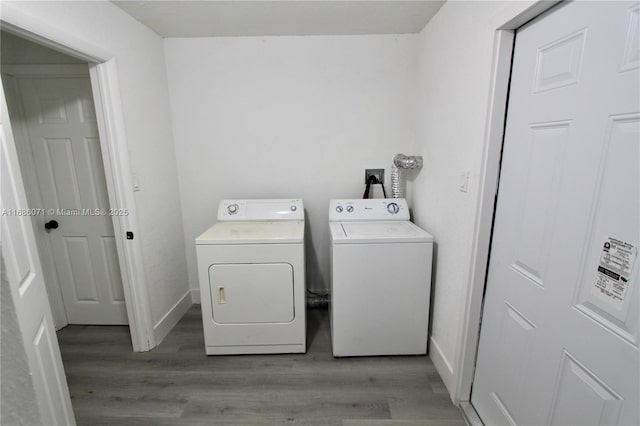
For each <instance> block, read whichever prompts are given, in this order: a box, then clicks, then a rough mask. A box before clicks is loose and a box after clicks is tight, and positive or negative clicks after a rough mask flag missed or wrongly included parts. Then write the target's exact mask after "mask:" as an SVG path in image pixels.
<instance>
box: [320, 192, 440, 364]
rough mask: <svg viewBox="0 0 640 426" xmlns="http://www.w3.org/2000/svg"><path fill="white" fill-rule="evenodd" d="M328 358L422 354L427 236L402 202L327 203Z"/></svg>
mask: <svg viewBox="0 0 640 426" xmlns="http://www.w3.org/2000/svg"><path fill="white" fill-rule="evenodd" d="M329 228H330V230H331V304H330V318H331V343H332V348H333V355H334V356H336V357H342V356H366V355H408V354H425V353H426V351H427V329H428V325H429V324H428V322H429V298H430V293H431V261H432V254H433V237H432V236H431V235H430V234H429V233H428V232H426V231H424V230H422V229H420V228H419V227H418V226H416V225H415V224H413V223H412V222H410V220H409V208H408V206H407V202H406V201H405V200H404V199H402V198H398V199H355V200H331V202H330V206H329Z"/></svg>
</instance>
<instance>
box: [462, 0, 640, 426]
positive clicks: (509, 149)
mask: <svg viewBox="0 0 640 426" xmlns="http://www.w3.org/2000/svg"><path fill="white" fill-rule="evenodd" d="M639 16H640V4H639V3H637V2H579V1H578V2H572V3H569V4H567V5H563V6H562V7H559V8H557V9H556V10H553V11H551V12H550V13H549V14H547V15H546V16H543V17H541V18H539V19H537V20H535V21H533V22H532V23H530V24H528V25H527V26H525V27H524V28H523V29H522V30H519V31H518V32H517V34H516V45H515V52H514V61H513V71H512V81H511V91H510V99H509V106H508V113H507V125H506V131H505V142H504V153H503V165H502V171H501V177H500V189H499V194H498V204H497V207H496V218H495V227H494V234H493V243H492V249H491V260H490V265H489V273H488V281H487V289H486V295H485V304H484V313H483V320H482V329H481V333H480V344H479V349H478V359H477V365H476V375H475V380H474V383H473V391H472V398H471V401H472V404H473V406H474V407H475V409H476V410H477V412H478V414H479V415H480V417H481V418H482V420H483V421H484V422H485V424H490V425H501V424H518V425H544V424H558V425H598V424H599V425H637V424H640V414H639V406H640V404H639V398H640V393H639V390H638V389H639V387H640V379H639V378H640V371H639V366H640V357H639V350H638V345H639V342H640V334H639V324H640V320H639V316H638V314H639V304H640V303H639V300H640V292H639V290H640V289H639V288H638V287H639V280H638V269H639V263H640V262H639V261H638V255H637V252H638V247H639V246H640V200H639V198H640V172H639V169H640V98H639V96H640V84H639V81H640V78H639V77H640V76H639V73H638V68H639V66H640V45H639V39H638V35H639V30H640V27H639Z"/></svg>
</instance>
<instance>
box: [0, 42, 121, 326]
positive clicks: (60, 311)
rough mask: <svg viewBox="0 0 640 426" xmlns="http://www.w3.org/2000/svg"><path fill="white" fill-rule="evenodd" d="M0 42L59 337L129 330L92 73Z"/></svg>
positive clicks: (43, 51) (67, 60)
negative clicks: (79, 331)
mask: <svg viewBox="0 0 640 426" xmlns="http://www.w3.org/2000/svg"><path fill="white" fill-rule="evenodd" d="M1 37H2V42H3V49H2V74H3V75H2V77H3V78H2V81H3V85H4V91H5V94H6V99H7V105H8V108H9V115H10V117H11V122H12V127H13V133H14V138H15V141H16V150H17V152H18V157H19V162H20V169H21V172H22V176H23V181H24V183H25V190H26V194H27V200H28V203H29V208H30V212H31V214H30V215H29V216H30V218H31V223H32V225H33V230H34V234H35V236H36V242H37V245H38V252H39V254H40V259H41V266H42V270H43V276H44V280H45V284H46V286H47V293H48V296H49V304H50V306H51V310H52V314H53V319H54V324H55V326H56V329H58V330H59V329H60V328H62V327H64V326H66V325H67V324H83V325H99V324H108V325H128V318H127V312H126V307H125V300H124V290H123V286H122V279H121V272H120V263H119V261H118V253H117V248H116V245H115V237H114V228H113V223H112V222H111V217H110V216H111V213H114V210H113V209H111V207H110V205H109V197H108V193H107V185H106V179H105V170H104V165H103V160H102V154H101V149H100V138H99V134H98V126H97V119H96V114H95V108H94V100H93V95H92V93H91V82H90V76H89V67H88V64H87V63H83V62H82V61H80V60H77V59H76V58H73V57H71V56H68V55H65V54H62V53H58V52H56V51H54V50H51V49H48V48H46V47H43V46H40V45H38V44H36V43H32V42H30V41H28V40H25V39H23V38H20V37H17V36H14V35H11V34H9V33H5V32H3V33H2V35H1ZM122 213H126V212H124V211H123V212H122Z"/></svg>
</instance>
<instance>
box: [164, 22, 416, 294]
mask: <svg viewBox="0 0 640 426" xmlns="http://www.w3.org/2000/svg"><path fill="white" fill-rule="evenodd" d="M416 42H417V36H416V35H401V36H396V35H391V36H335V37H334V36H331V37H329V36H327V37H325V36H312V37H243V38H238V37H235V38H234V37H226V38H199V39H198V38H195V39H194V38H191V39H166V40H165V51H166V60H167V70H168V77H169V91H170V95H171V108H172V116H173V123H174V135H175V139H176V157H177V159H178V172H179V178H180V191H181V197H182V215H183V218H184V236H185V245H186V250H187V259H188V266H189V277H190V280H189V281H190V283H191V286H192V288H194V289H197V288H198V280H197V274H196V263H195V248H194V239H195V238H196V237H197V236H198V235H199V234H200V233H202V232H203V231H204V230H206V229H207V228H208V227H210V226H211V225H212V224H213V223H214V222H215V217H216V209H217V205H218V203H219V201H220V200H221V199H224V198H291V197H301V198H302V199H303V200H304V203H305V209H306V212H307V215H308V216H307V229H308V231H309V232H308V233H307V246H306V247H307V287H308V288H311V289H315V290H323V289H327V288H328V282H329V281H328V272H329V270H328V269H329V262H328V256H329V230H328V225H327V220H328V202H329V200H330V199H331V198H358V197H361V196H362V189H363V182H364V169H365V168H367V167H386V168H389V167H390V166H391V158H392V157H393V155H394V154H395V153H396V152H403V151H406V150H407V149H408V148H409V147H411V146H413V144H414V142H415V129H416V122H415V117H416V102H417V98H416V91H415V88H416V83H417V81H416V70H417V63H416V60H417V56H416V47H417V44H416ZM387 179H388V178H387ZM387 188H390V183H387Z"/></svg>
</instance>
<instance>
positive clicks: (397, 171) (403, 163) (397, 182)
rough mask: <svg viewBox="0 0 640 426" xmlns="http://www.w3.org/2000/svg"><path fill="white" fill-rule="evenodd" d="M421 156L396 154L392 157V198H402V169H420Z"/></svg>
mask: <svg viewBox="0 0 640 426" xmlns="http://www.w3.org/2000/svg"><path fill="white" fill-rule="evenodd" d="M421 168H422V156H421V155H420V156H416V155H414V156H409V155H404V154H396V155H395V156H394V157H393V167H391V196H392V197H393V198H404V195H405V194H404V179H403V176H402V169H405V170H411V169H421Z"/></svg>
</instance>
